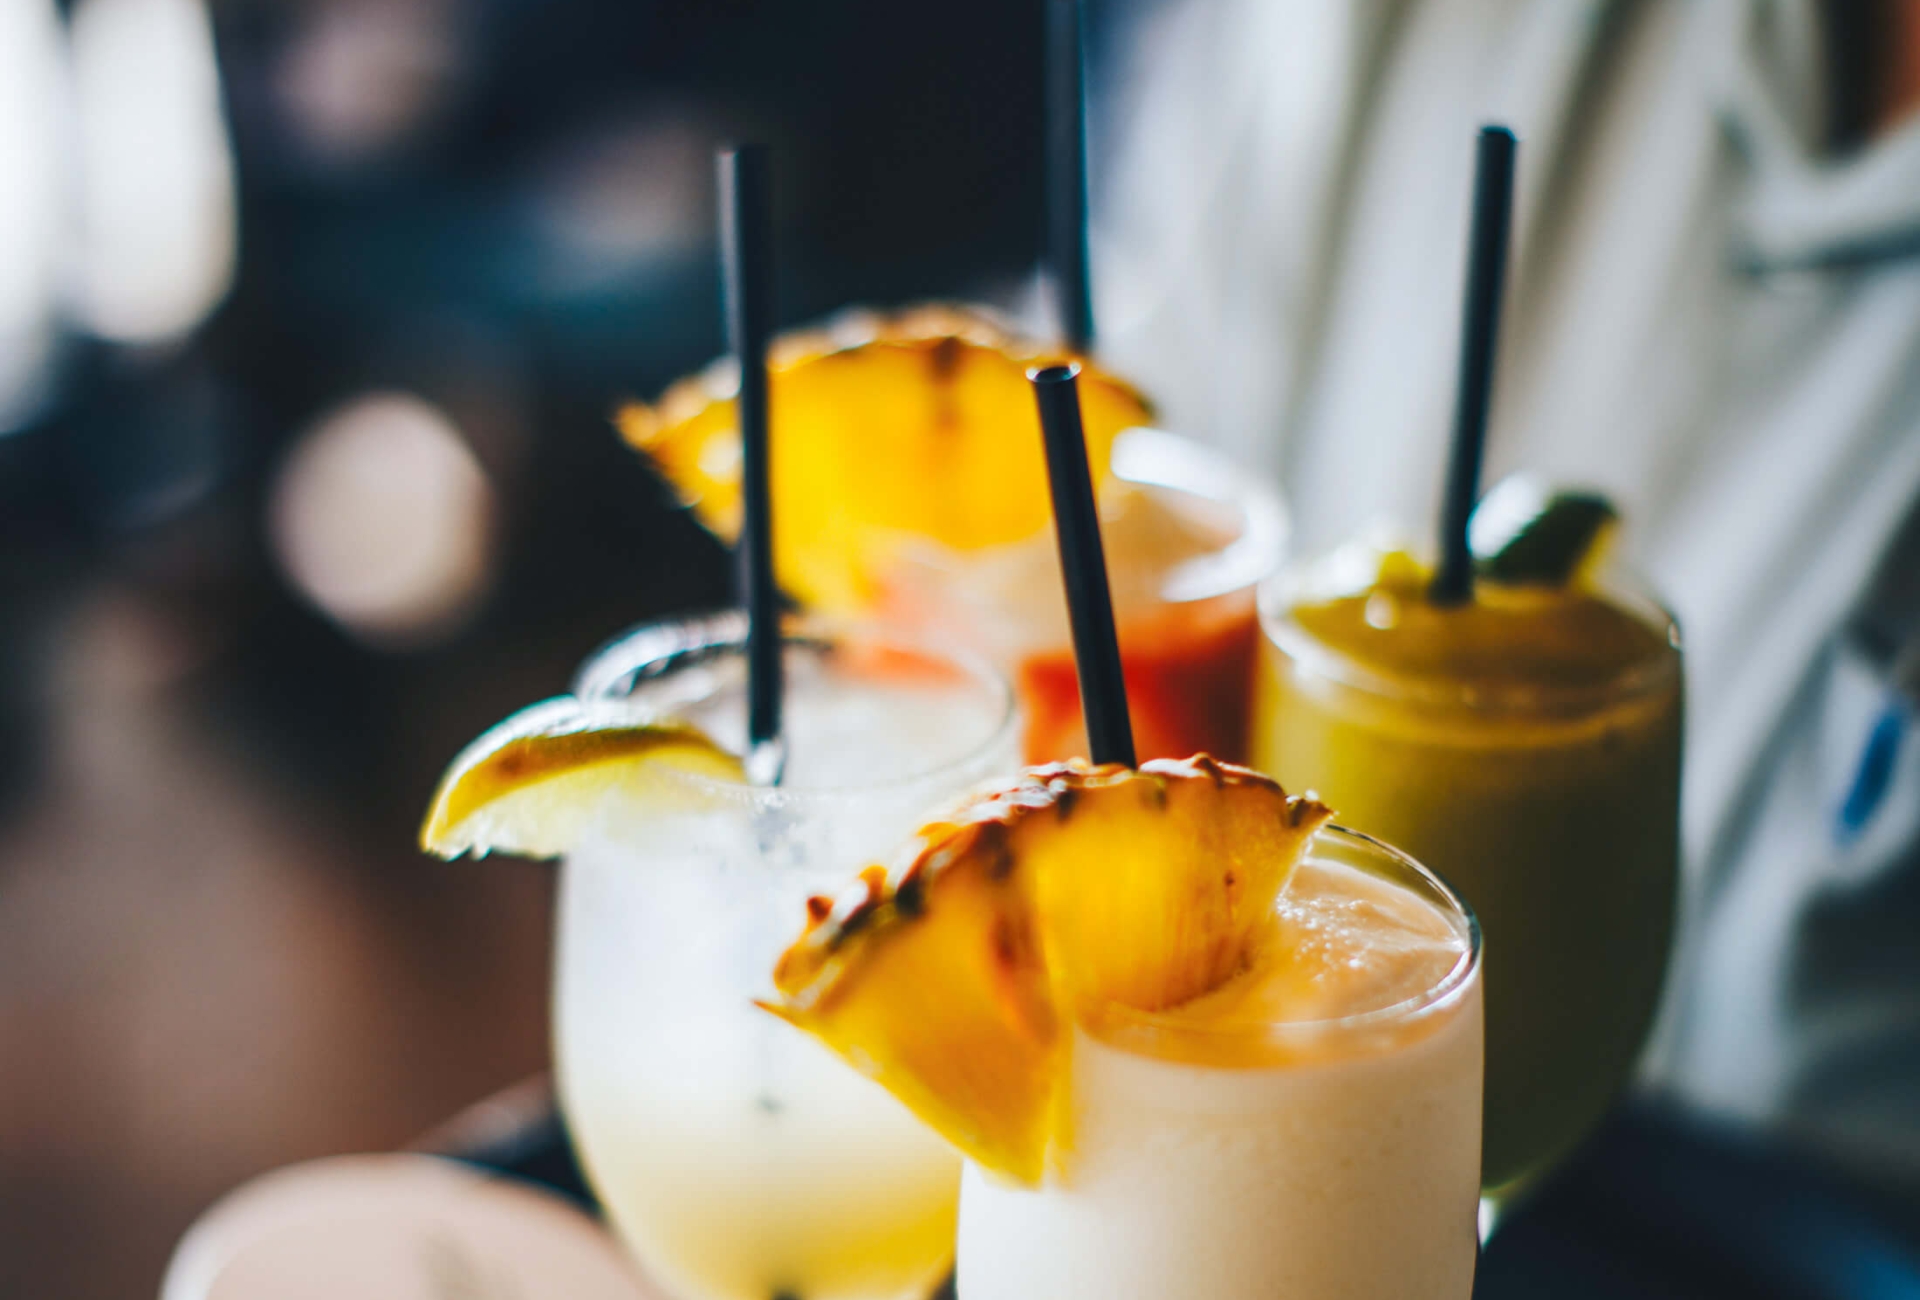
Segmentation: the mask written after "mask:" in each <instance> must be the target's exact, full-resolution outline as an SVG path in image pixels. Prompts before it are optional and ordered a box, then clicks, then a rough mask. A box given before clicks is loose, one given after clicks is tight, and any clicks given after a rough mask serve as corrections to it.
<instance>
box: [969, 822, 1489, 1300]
mask: <svg viewBox="0 0 1920 1300" xmlns="http://www.w3.org/2000/svg"><path fill="white" fill-rule="evenodd" d="M1280 916H1281V917H1282V918H1283V919H1285V920H1287V922H1288V923H1289V924H1290V925H1291V926H1292V932H1291V933H1289V934H1287V935H1285V937H1284V938H1283V940H1282V942H1284V943H1287V944H1290V945H1295V946H1294V948H1293V949H1292V951H1294V952H1295V953H1296V954H1297V957H1298V962H1299V965H1298V968H1297V969H1294V970H1292V971H1289V972H1285V975H1286V982H1285V984H1284V987H1283V988H1282V989H1281V990H1280V992H1281V997H1280V1000H1279V1001H1278V1002H1276V1003H1275V1004H1274V1005H1285V1006H1287V1007H1289V1008H1290V1009H1291V1011H1292V1012H1293V1013H1294V1014H1296V1015H1298V1016H1299V1018H1289V1019H1277V1018H1276V1019H1272V1020H1267V1019H1263V1018H1260V1017H1257V1016H1256V1017H1253V1018H1250V1019H1249V1018H1246V1017H1236V1018H1235V1020H1234V1022H1233V1023H1231V1024H1228V1023H1221V1022H1219V1021H1214V1022H1213V1023H1207V1022H1205V1021H1202V1022H1199V1023H1195V1022H1194V1021H1193V1020H1191V1019H1186V1018H1182V1017H1181V1016H1180V1015H1179V1014H1178V1013H1177V1012H1176V1013H1173V1014H1158V1015H1156V1014H1149V1013H1144V1012H1138V1011H1127V1010H1122V1009H1119V1008H1112V1009H1109V1011H1108V1012H1107V1013H1105V1014H1103V1015H1102V1016H1101V1017H1100V1018H1099V1023H1097V1024H1094V1025H1086V1024H1082V1025H1081V1026H1080V1027H1079V1028H1078V1029H1077V1031H1076V1038H1075V1042H1074V1050H1073V1081H1072V1107H1073V1109H1072V1129H1071V1134H1072V1138H1071V1146H1070V1150H1069V1152H1068V1154H1067V1156H1066V1158H1065V1161H1064V1172H1063V1173H1061V1174H1060V1175H1059V1176H1057V1177H1054V1178H1052V1179H1051V1180H1050V1181H1049V1182H1048V1184H1047V1185H1045V1186H1043V1187H1041V1188H1040V1189H1038V1190H1028V1189H1025V1188H1021V1187H1016V1186H1013V1185H1010V1184H1007V1183H1004V1182H1001V1181H997V1180H996V1179H995V1178H994V1177H993V1176H991V1175H989V1174H986V1173H983V1172H982V1171H981V1170H980V1169H978V1168H977V1167H975V1166H973V1165H969V1166H968V1167H967V1171H966V1174H965V1175H964V1178H963V1181H962V1189H961V1195H960V1245H959V1284H960V1288H959V1289H960V1300H1081V1298H1082V1297H1084V1298H1085V1300H1096V1298H1097V1300H1167V1298H1168V1297H1174V1296H1205V1297H1207V1300H1273V1298H1274V1297H1281V1296H1299V1297H1309V1296H1314V1297H1318V1296H1342V1297H1348V1298H1350V1300H1467V1297H1468V1295H1469V1294H1470V1292H1471V1291H1472V1288H1473V1269H1474V1260H1475V1255H1476V1252H1477V1249H1478V1242H1477V1240H1476V1237H1475V1230H1474V1209H1475V1203H1476V1200H1477V1198H1478V1195H1479V1187H1480V1086H1481V1060H1482V1018H1481V993H1480V934H1479V928H1478V926H1477V924H1476V923H1475V921H1474V917H1473V913H1472V911H1471V910H1470V909H1469V908H1468V907H1467V905H1466V904H1465V903H1464V902H1463V901H1461V899H1460V897H1459V895H1457V894H1456V893H1454V891H1453V890H1452V889H1451V888H1449V887H1448V886H1447V885H1446V884H1445V883H1443V882H1442V881H1441V880H1440V879H1439V878H1438V877H1436V876H1434V875H1433V874H1432V873H1431V872H1429V871H1427V870H1426V869H1425V868H1424V867H1422V866H1420V864H1418V863H1417V862H1415V861H1413V859H1411V858H1409V857H1407V856H1406V855H1405V854H1403V853H1400V852H1398V851H1397V850H1395V849H1392V848H1389V847H1387V846H1386V845H1384V844H1381V843H1379V842H1378V841H1376V840H1372V839H1369V838H1368V837H1366V836H1364V835H1358V834H1355V833H1353V832H1351V831H1347V830H1343V829H1341V828H1340V827H1337V826H1330V827H1327V828H1325V829H1323V830H1321V831H1320V833H1319V834H1318V835H1317V836H1316V837H1315V839H1314V843H1313V847H1312V849H1311V851H1310V852H1309V854H1308V857H1307V860H1306V861H1305V862H1304V863H1303V864H1302V866H1301V867H1300V868H1299V870H1298V871H1296V873H1295V875H1294V877H1293V879H1292V881H1291V882H1290V883H1289V884H1288V886H1287V889H1286V890H1285V891H1284V892H1283V893H1282V895H1281V899H1280ZM1316 946H1318V948H1319V949H1320V950H1319V951H1317V952H1316V951H1313V949H1314V948H1315V947H1316ZM1263 1005H1264V1004H1263Z"/></svg>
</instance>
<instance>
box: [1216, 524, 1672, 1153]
mask: <svg viewBox="0 0 1920 1300" xmlns="http://www.w3.org/2000/svg"><path fill="white" fill-rule="evenodd" d="M1425 580H1426V576H1425V574H1424V572H1422V571H1421V570H1419V569H1418V568H1417V567H1414V566H1412V565H1410V564H1400V563H1396V562H1395V561H1392V560H1390V561H1389V562H1388V563H1387V564H1386V565H1384V566H1383V567H1382V569H1381V571H1379V572H1378V573H1376V574H1374V575H1373V576H1372V580H1371V581H1368V582H1365V583H1362V584H1358V585H1357V589H1353V590H1349V591H1345V592H1341V593H1337V594H1332V595H1327V594H1323V593H1321V594H1314V595H1309V596H1307V597H1305V598H1304V599H1300V600H1297V601H1296V602H1294V603H1292V604H1289V605H1286V606H1285V607H1284V608H1275V609H1269V610H1267V611H1266V630H1267V633H1268V636H1267V644H1266V646H1265V648H1264V650H1263V656H1264V665H1263V668H1262V671H1261V674H1260V682H1259V695H1258V700H1257V704H1256V711H1255V739H1254V754H1255V761H1256V763H1257V764H1258V765H1260V766H1261V767H1263V768H1264V769H1265V770H1267V771H1270V772H1272V773H1273V774H1274V775H1275V776H1276V777H1278V778H1279V779H1280V780H1281V781H1283V782H1300V783H1303V784H1305V785H1311V786H1312V787H1313V788H1314V789H1315V790H1316V791H1317V792H1318V793H1319V794H1320V796H1321V797H1322V798H1324V799H1325V800H1326V801H1327V802H1329V803H1330V804H1332V805H1333V806H1334V808H1335V809H1336V810H1337V812H1338V814H1339V816H1340V819H1341V820H1342V822H1344V823H1346V824H1348V825H1351V826H1354V827H1355V828H1357V829H1360V830H1362V831H1365V832H1367V833H1369V834H1373V835H1378V836H1380V837H1381V838H1383V839H1386V840H1388V841H1389V842H1391V843H1394V844H1396V845H1399V846H1401V847H1403V848H1405V849H1406V850H1407V851H1408V852H1409V853H1411V854H1413V855H1414V856H1415V857H1417V858H1419V859H1420V860H1421V861H1422V862H1425V863H1426V864H1428V865H1429V866H1431V867H1432V868H1433V869H1434V870H1435V871H1437V872H1439V873H1440V874H1441V875H1442V876H1444V877H1445V878H1446V879H1448V880H1449V881H1451V882H1452V883H1453V884H1454V885H1455V886H1456V887H1457V888H1458V889H1459V890H1460V891H1461V893H1462V894H1463V895H1465V897H1466V898H1467V900H1468V902H1469V903H1471V904H1472V906H1473V908H1474V910H1475V911H1476V912H1477V913H1478V915H1479V917H1480V922H1481V925H1482V927H1483V929H1484V931H1485V933H1486V935H1487V944H1488V955H1487V974H1486V979H1487V982H1488V989H1487V994H1486V999H1487V1088H1486V1153H1485V1177H1486V1180H1487V1186H1488V1188H1489V1189H1490V1190H1494V1191H1497V1190H1498V1189H1500V1188H1501V1187H1503V1186H1506V1185H1511V1184H1513V1183H1514V1182H1515V1181H1516V1180H1520V1179H1523V1178H1525V1177H1526V1176H1527V1175H1529V1174H1530V1173H1532V1172H1535V1171H1537V1170H1538V1169H1540V1168H1542V1167H1544V1166H1545V1165H1546V1164H1548V1163H1550V1162H1551V1161H1552V1160H1554V1159H1555V1158H1557V1157H1558V1156H1560V1155H1562V1154H1564V1152H1565V1151H1566V1150H1567V1149H1568V1148H1569V1147H1570V1146H1571V1145H1572V1144H1573V1143H1574V1142H1576V1141H1577V1140H1578V1139H1579V1137H1580V1136H1581V1135H1582V1134H1583V1133H1584V1132H1585V1131H1586V1130H1587V1129H1588V1128H1589V1127H1590V1126H1591V1125H1592V1123H1593V1122H1594V1121H1595V1120H1596V1119H1597V1118H1598V1116H1599V1114H1600V1112H1601V1111H1602V1110H1603V1109H1604V1108H1605V1106H1606V1105H1607V1103H1608V1101H1609V1100H1610V1099H1611V1098H1612V1096H1613V1095H1614V1093H1615V1092H1616V1091H1617V1089H1618V1088H1619V1087H1620V1085H1621V1084H1622V1082H1623V1081H1624V1080H1625V1077H1626V1075H1627V1072H1628V1071H1629V1069H1630V1068H1631V1065H1632V1062H1633V1059H1634V1057H1635V1055H1636V1054H1637V1052H1638V1050H1639V1047H1640V1044H1641V1041H1642V1039H1643V1038H1644V1036H1645V1033H1646V1030H1647V1026H1648V1023H1649V1021H1650V1018H1651V1016H1652V1013H1653V1009H1654V1004H1655V1001H1656V999H1657V997H1658V993H1659V987H1660V981H1661V977H1662V974H1663V972H1664V969H1665V963H1666V957H1667V947H1668V942H1669V938H1670V934H1671V927H1672V921H1673V912H1674V901H1675V900H1674V891H1675V877H1676V870H1677V856H1678V818H1679V763H1680V724H1681V696H1680V674H1679V662H1678V661H1679V652H1678V650H1677V649H1676V648H1675V647H1674V645H1673V643H1672V640H1671V638H1670V636H1669V627H1668V625H1667V622H1666V620H1665V618H1664V616H1660V615H1657V614H1655V613H1652V612H1650V611H1649V612H1642V611H1640V610H1636V609H1633V608H1630V607H1628V606H1627V605H1626V604H1624V603H1622V602H1621V601H1618V600H1615V599H1614V598H1612V597H1611V596H1609V595H1607V594H1604V593H1602V592H1599V591H1595V590H1591V589H1586V588H1579V587H1576V588H1573V589H1557V588H1501V587H1498V586H1494V585H1492V584H1487V583H1482V584H1481V585H1480V588H1479V590H1478V591H1477V593H1476V598H1475V600H1474V601H1473V602H1472V603H1470V604H1468V605H1466V606H1463V607H1459V608H1453V609H1443V608H1437V607H1435V606H1433V605H1431V604H1429V603H1428V602H1427V601H1426V599H1425V597H1424V590H1425Z"/></svg>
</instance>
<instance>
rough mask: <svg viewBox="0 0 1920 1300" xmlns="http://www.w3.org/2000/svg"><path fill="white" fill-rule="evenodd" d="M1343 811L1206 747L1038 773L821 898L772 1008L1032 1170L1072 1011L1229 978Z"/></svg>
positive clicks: (1007, 1167) (1065, 1059) (1001, 1167)
mask: <svg viewBox="0 0 1920 1300" xmlns="http://www.w3.org/2000/svg"><path fill="white" fill-rule="evenodd" d="M1330 816H1331V813H1330V812H1329V811H1328V809H1327V808H1325V807H1324V806H1322V805H1321V804H1319V803H1316V802H1313V801H1312V800H1308V799H1299V798H1289V797H1288V796H1287V794H1286V792H1285V791H1283V790H1282V789H1281V788H1280V787H1279V786H1278V785H1277V784H1275V783H1274V782H1273V781H1271V780H1269V779H1268V778H1266V777H1264V776H1261V775H1259V774H1258V773H1255V772H1252V771H1249V770H1247V769H1246V768H1241V767H1234V766H1231V765H1228V764H1224V763H1219V762H1216V761H1214V760H1213V759H1211V758H1209V757H1207V756H1206V755H1196V756H1195V757H1193V758H1191V759H1186V760H1182V761H1174V760H1170V759H1160V760H1155V761H1153V762H1149V763H1146V764H1144V765H1142V766H1141V768H1140V769H1139V770H1138V771H1135V770H1131V769H1128V768H1125V767H1120V766H1118V765H1107V766H1102V767H1092V766H1088V765H1087V764H1084V763H1081V762H1078V761H1075V762H1072V763H1064V764H1050V765H1047V766H1043V767H1035V768H1029V769H1027V770H1026V771H1024V772H1022V773H1021V774H1020V775H1019V776H1017V777H1014V778H1011V779H1009V780H1007V781H1004V782H1002V783H999V784H997V785H995V786H992V787H990V788H987V789H984V790H982V791H979V792H977V793H976V794H975V795H974V796H972V797H971V798H970V800H969V801H968V802H967V803H965V804H964V805H963V806H961V807H959V808H958V809H956V810H954V811H953V812H952V813H951V814H950V815H949V816H947V817H944V818H942V819H940V820H938V821H934V822H932V823H930V824H928V825H926V826H924V827H922V828H921V829H920V831H919V833H918V834H917V835H916V836H915V837H914V838H913V839H912V840H911V841H909V842H908V844H907V845H906V846H905V847H904V849H903V850H902V852H901V853H900V855H899V856H898V857H897V858H896V860H895V862H894V863H893V865H892V866H891V868H887V867H881V866H873V867H869V868H868V869H867V870H866V871H865V872H864V873H863V874H862V875H861V877H860V879H859V880H858V881H857V882H856V884H855V885H854V886H853V887H852V888H851V889H849V890H848V891H847V892H845V893H844V894H842V895H841V896H840V897H839V898H837V899H827V898H815V899H813V900H811V901H810V903H809V917H808V922H807V926H806V929H805V931H804V932H803V933H802V935H801V936H800V938H799V939H798V941H797V942H795V943H794V944H793V946H792V947H790V948H789V949H788V950H787V951H786V953H785V954H783V955H782V957H781V958H780V960H779V963H778V965H777V966H776V968H775V971H774V986H775V988H776V989H777V990H778V991H779V993H780V1000H779V1001H778V1002H776V1003H772V1004H768V1006H767V1009H768V1010H770V1011H772V1012H774V1013H775V1014H776V1015H779V1016H781V1017H782V1018H784V1019H786V1020H787V1021H789V1022H791V1023H792V1024H794V1025H797V1026H799V1027H800V1028H801V1029H804V1030H806V1031H807V1032H808V1033H810V1034H813V1035H814V1036H815V1037H816V1038H818V1039H820V1040H821V1041H822V1042H824V1043H825V1044H827V1046H829V1047H830V1048H832V1049H833V1050H834V1051H835V1052H837V1053H839V1054H840V1056H842V1057H843V1058H845V1059H846V1060H847V1061H849V1062H850V1063H851V1064H853V1065H854V1066H855V1067H856V1068H857V1069H859V1070H861V1071H862V1072H863V1073H865V1074H867V1075H868V1076H870V1077H871V1078H873V1079H875V1080H877V1081H878V1082H879V1083H880V1084H881V1085H882V1086H884V1087H886V1088H887V1089H888V1090H889V1091H891V1092H892V1093H893V1094H894V1095H895V1096H896V1097H898V1098H900V1099H901V1100H902V1101H903V1102H905V1103H906V1104H907V1106H908V1107H909V1108H911V1109H912V1110H913V1111H914V1112H915V1113H916V1114H918V1115H919V1116H920V1117H921V1119H923V1120H925V1121H926V1122H927V1123H928V1124H930V1125H932V1126H933V1128H934V1129H936V1130H937V1131H939V1132H940V1133H941V1134H942V1135H944V1136H945V1137H946V1138H947V1139H948V1140H949V1141H951V1142H952V1143H953V1144H954V1145H955V1146H956V1147H958V1148H959V1149H960V1150H961V1151H962V1152H963V1153H964V1154H966V1155H967V1156H968V1157H969V1158H971V1159H973V1160H974V1161H976V1162H978V1163H979V1164H981V1165H983V1166H985V1167H987V1168H989V1169H992V1170H994V1171H996V1172H998V1173H1000V1174H1003V1175H1005V1176H1008V1177H1010V1178H1013V1179H1016V1180H1019V1181H1021V1182H1024V1183H1028V1184H1033V1183H1037V1182H1039V1181H1040V1180H1041V1179H1042V1178H1043V1176H1044V1175H1045V1174H1046V1172H1047V1170H1048V1169H1049V1168H1050V1167H1051V1166H1052V1164H1053V1163H1055V1162H1057V1161H1058V1159H1059V1158H1060V1157H1061V1156H1062V1155H1063V1154H1064V1152H1065V1151H1066V1149H1067V1145H1068V1141H1069V1136H1070V1135H1069V1134H1068V1133H1067V1124H1066V1113H1065V1106H1064V1100H1065V1097H1066V1090H1065V1087H1064V1084H1065V1082H1066V1079H1067V1072H1068V1070H1069V1068H1070V1064H1071V1062H1070V1056H1071V1051H1070V1049H1071V1045H1072V1037H1073V1033H1072V1031H1073V1026H1074V1025H1075V1024H1076V1023H1082V1022H1085V1021H1088V1020H1090V1019H1092V1018H1094V1017H1097V1015H1098V1012H1099V1009H1100V1008H1101V1007H1102V1006H1106V1005H1114V1004H1117V1005H1119V1006H1123V1007H1130V1008H1135V1009H1138V1010H1142V1011H1160V1010H1166V1009H1169V1008H1172V1007H1176V1006H1178V1005H1180V1004H1181V1003H1183V1002H1186V1001H1188V1000H1189V999H1192V998H1195V997H1198V996H1200V995H1202V994H1205V993H1207V992H1209V991H1211V990H1213V989H1215V988H1218V987H1219V986H1220V985H1222V984H1223V983H1225V982H1226V981H1227V980H1229V979H1230V978H1232V977H1233V976H1234V975H1235V974H1236V973H1238V972H1239V971H1240V970H1241V969H1242V966H1243V964H1244V963H1245V961H1246V959H1247V957H1248V953H1249V950H1250V946H1251V944H1252V942H1253V940H1254V938H1255V936H1256V935H1257V934H1259V933H1260V932H1261V931H1262V929H1263V928H1264V927H1265V926H1266V925H1268V924H1269V922H1270V919H1271V917H1272V914H1273V909H1274V901H1275V899H1276V897H1277V896H1278V894H1279V892H1280V889H1281V887H1282V886H1283V885H1285V883H1286V881H1287V879H1288V877H1289V876H1290V875H1291V874H1292V871H1293V868H1294V865H1295V864H1296V863H1297V862H1298V861H1299V860H1300V858H1301V856H1302V855H1303V854H1304V852H1305V850H1306V846H1307V843H1308V841H1309V840H1310V839H1311V837H1312V835H1313V833H1314V832H1315V831H1316V830H1317V829H1319V827H1320V826H1322V825H1323V824H1325V822H1326V821H1327V819H1328V818H1329V817H1330Z"/></svg>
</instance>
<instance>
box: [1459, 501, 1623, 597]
mask: <svg viewBox="0 0 1920 1300" xmlns="http://www.w3.org/2000/svg"><path fill="white" fill-rule="evenodd" d="M1619 522H1620V512H1619V511H1617V510H1615V509H1614V508H1613V503H1612V502H1610V501H1608V500H1607V499H1606V498H1605V497H1603V496H1601V495H1600V494H1598V493H1597V492H1571V491H1560V490H1550V489H1548V488H1547V487H1546V486H1545V485H1544V484H1542V483H1541V482H1540V481H1539V480H1538V479H1536V478H1534V477H1533V476H1531V475H1527V474H1515V475H1513V476H1512V477H1510V478H1506V479H1503V480H1501V481H1500V483H1498V484H1497V485H1495V487H1494V488H1493V490H1492V491H1490V492H1488V493H1487V495H1486V496H1485V497H1483V498H1482V499H1481V501H1480V504H1479V505H1478V506H1477V507H1475V509H1474V512H1473V524H1472V530H1471V536H1472V540H1473V554H1474V570H1475V572H1476V573H1477V574H1478V576H1480V577H1481V578H1484V579H1486V580H1488V581H1489V582H1499V583H1505V584H1507V585H1509V586H1521V585H1530V586H1547V587H1561V586H1566V585H1567V584H1569V583H1571V582H1573V581H1574V580H1575V579H1577V578H1578V577H1580V576H1581V575H1583V574H1586V573H1590V572H1592V571H1593V568H1594V567H1595V565H1596V564H1597V563H1598V560H1599V558H1600V556H1601V554H1602V553H1603V552H1604V551H1605V548H1606V544H1607V542H1608V540H1609V539H1610V538H1611V536H1612V534H1613V532H1614V528H1615V526H1616V525H1617V524H1618V523H1619Z"/></svg>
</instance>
